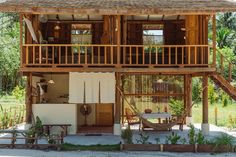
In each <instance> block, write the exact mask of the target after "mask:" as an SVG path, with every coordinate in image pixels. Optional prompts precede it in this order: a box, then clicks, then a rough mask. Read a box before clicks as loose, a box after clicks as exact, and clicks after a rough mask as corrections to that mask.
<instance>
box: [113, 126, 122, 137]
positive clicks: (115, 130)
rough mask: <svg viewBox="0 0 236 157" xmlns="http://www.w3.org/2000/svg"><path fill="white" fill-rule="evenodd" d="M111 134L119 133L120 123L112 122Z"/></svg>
mask: <svg viewBox="0 0 236 157" xmlns="http://www.w3.org/2000/svg"><path fill="white" fill-rule="evenodd" d="M113 134H114V135H121V125H120V124H114V127H113Z"/></svg>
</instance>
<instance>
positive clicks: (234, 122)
mask: <svg viewBox="0 0 236 157" xmlns="http://www.w3.org/2000/svg"><path fill="white" fill-rule="evenodd" d="M227 127H228V128H229V129H234V128H236V118H235V117H233V116H232V115H231V114H230V115H229V117H228V120H227Z"/></svg>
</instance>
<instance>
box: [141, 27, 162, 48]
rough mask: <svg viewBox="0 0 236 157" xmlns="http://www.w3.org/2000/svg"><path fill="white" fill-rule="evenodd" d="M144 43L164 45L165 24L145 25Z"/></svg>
mask: <svg viewBox="0 0 236 157" xmlns="http://www.w3.org/2000/svg"><path fill="white" fill-rule="evenodd" d="M143 44H144V45H163V44H164V35H163V24H145V25H143Z"/></svg>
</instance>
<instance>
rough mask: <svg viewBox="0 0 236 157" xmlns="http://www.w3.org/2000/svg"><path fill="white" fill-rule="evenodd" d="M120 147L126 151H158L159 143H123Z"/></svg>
mask: <svg viewBox="0 0 236 157" xmlns="http://www.w3.org/2000/svg"><path fill="white" fill-rule="evenodd" d="M122 148H123V150H128V151H160V145H159V144H123V146H122Z"/></svg>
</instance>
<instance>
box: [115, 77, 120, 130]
mask: <svg viewBox="0 0 236 157" xmlns="http://www.w3.org/2000/svg"><path fill="white" fill-rule="evenodd" d="M120 81H121V74H120V73H116V104H115V118H114V135H121V125H120V115H121V96H120V92H119V90H118V89H117V88H119V89H120V83H121V82H120Z"/></svg>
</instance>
